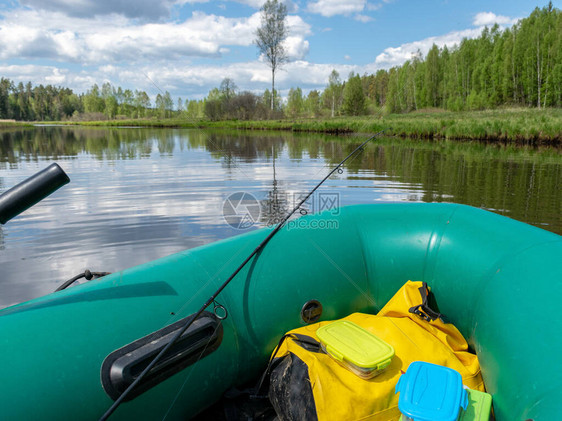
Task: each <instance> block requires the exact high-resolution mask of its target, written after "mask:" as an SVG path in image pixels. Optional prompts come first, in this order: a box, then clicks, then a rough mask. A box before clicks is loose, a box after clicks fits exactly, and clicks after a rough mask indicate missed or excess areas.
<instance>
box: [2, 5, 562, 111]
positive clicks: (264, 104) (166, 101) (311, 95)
mask: <svg viewBox="0 0 562 421" xmlns="http://www.w3.org/2000/svg"><path fill="white" fill-rule="evenodd" d="M271 95H272V93H271V92H270V91H269V90H266V91H265V92H264V93H263V94H261V95H258V94H256V93H253V92H249V91H242V92H241V91H239V90H238V88H237V86H236V84H235V81H233V80H232V79H229V78H226V79H224V80H223V81H222V82H221V83H220V86H218V87H217V88H214V89H212V90H211V91H210V92H209V93H208V95H207V97H206V98H204V99H201V100H195V99H194V100H188V99H186V100H182V99H181V98H177V100H176V101H174V100H173V99H172V97H171V95H170V93H169V92H161V93H158V94H157V96H156V98H155V102H154V104H152V103H151V100H150V97H149V95H148V94H147V93H146V92H144V91H140V90H135V91H132V90H130V89H122V88H121V87H114V86H112V85H111V84H110V83H108V82H106V83H104V84H102V86H101V88H100V87H99V86H98V85H94V86H92V87H91V88H90V89H89V90H88V91H87V92H86V93H79V94H77V93H75V92H73V91H72V90H71V89H69V88H65V87H56V86H51V85H47V86H43V85H39V86H33V85H32V83H31V82H28V83H27V84H24V83H22V82H20V83H18V84H15V83H14V82H13V81H11V80H9V79H7V78H0V119H14V120H18V121H19V120H22V121H55V120H56V121H58V120H75V121H80V120H108V119H120V118H121V119H123V118H170V117H175V118H178V117H185V118H191V119H208V120H214V121H216V120H227V119H237V120H262V119H268V118H281V117H289V118H295V117H335V116H342V115H369V114H379V113H407V112H411V111H415V110H420V109H421V110H423V109H429V108H441V109H445V110H449V111H467V110H483V109H494V108H498V107H505V106H515V107H533V108H537V109H541V108H548V107H551V108H552V107H556V108H560V107H562V12H561V11H560V10H559V9H557V8H555V7H553V5H552V3H549V4H548V5H547V6H546V7H543V8H536V9H535V10H534V11H533V12H532V13H531V15H530V16H528V17H527V18H525V19H522V20H520V21H518V22H517V23H516V24H514V25H513V26H512V27H510V28H506V29H503V30H502V29H501V28H500V27H499V26H498V25H495V26H493V27H491V28H488V27H486V28H485V29H484V30H483V31H482V33H481V34H480V36H479V37H478V38H474V39H463V40H462V42H461V43H460V45H455V46H453V47H452V48H447V47H446V46H445V47H443V48H439V47H438V46H436V45H433V47H432V48H431V49H430V50H429V52H428V53H427V55H426V56H425V57H423V56H422V54H421V52H419V51H418V53H417V54H413V55H412V57H411V59H410V60H408V61H406V62H405V63H404V64H403V65H401V66H396V67H393V68H391V69H389V70H385V69H381V70H378V71H377V72H376V73H375V74H364V75H358V74H354V73H351V74H350V75H349V76H348V78H347V80H342V79H341V78H340V75H339V74H338V72H337V71H335V70H334V71H332V73H331V75H330V77H329V79H328V80H327V85H326V87H325V89H323V90H322V91H319V90H311V91H310V92H308V94H306V95H305V94H303V91H302V89H301V88H299V87H293V88H291V89H290V90H289V92H288V96H287V98H286V100H285V101H282V100H281V98H280V96H279V95H278V94H277V92H275V95H274V99H275V104H274V105H275V106H274V110H273V111H272V110H270V106H269V104H270V103H271Z"/></svg>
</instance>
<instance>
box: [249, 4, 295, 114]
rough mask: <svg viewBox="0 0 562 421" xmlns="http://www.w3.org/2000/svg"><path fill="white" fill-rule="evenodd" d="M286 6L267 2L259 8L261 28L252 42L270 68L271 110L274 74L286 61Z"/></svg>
mask: <svg viewBox="0 0 562 421" xmlns="http://www.w3.org/2000/svg"><path fill="white" fill-rule="evenodd" d="M286 18H287V6H285V5H284V4H283V3H280V2H279V1H277V0H267V1H266V2H265V3H264V5H263V6H262V8H261V26H260V27H259V28H258V30H257V31H256V39H255V40H254V42H255V43H256V45H257V46H258V49H259V51H260V54H263V56H264V58H265V60H266V62H267V64H268V66H269V67H270V68H271V92H273V95H272V96H271V109H272V110H273V108H274V104H275V72H276V71H277V69H279V68H280V67H281V66H283V64H285V63H286V62H287V61H288V56H287V51H286V50H285V47H284V46H283V41H285V39H286V38H287V34H288V31H287V27H286V26H285V19H286Z"/></svg>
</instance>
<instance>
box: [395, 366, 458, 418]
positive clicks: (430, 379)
mask: <svg viewBox="0 0 562 421" xmlns="http://www.w3.org/2000/svg"><path fill="white" fill-rule="evenodd" d="M396 393H400V397H399V398H398V409H399V410H400V412H401V413H402V419H403V420H405V421H457V420H458V419H459V415H460V414H461V409H466V407H467V405H468V394H467V391H466V390H465V389H464V388H463V385H462V377H461V375H460V373H459V372H458V371H455V370H453V369H451V368H448V367H442V366H440V365H435V364H430V363H426V362H421V361H415V362H413V363H412V364H410V366H409V367H408V370H407V371H406V373H405V374H403V375H402V376H401V377H400V380H399V381H398V384H397V385H396Z"/></svg>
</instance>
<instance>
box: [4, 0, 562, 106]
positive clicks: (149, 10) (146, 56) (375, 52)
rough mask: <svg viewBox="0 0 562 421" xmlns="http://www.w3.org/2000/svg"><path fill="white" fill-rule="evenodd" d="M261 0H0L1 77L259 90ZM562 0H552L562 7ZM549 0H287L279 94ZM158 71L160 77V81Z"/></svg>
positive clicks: (174, 90)
mask: <svg viewBox="0 0 562 421" xmlns="http://www.w3.org/2000/svg"><path fill="white" fill-rule="evenodd" d="M261 3H262V1H261V0H236V1H229V0H220V1H206V0H164V1H152V0H82V1H76V0H20V1H16V0H9V1H2V2H0V77H7V78H10V79H12V80H14V81H16V82H19V81H22V82H27V81H31V82H32V83H33V84H39V83H43V84H54V85H61V86H68V87H71V88H72V89H74V90H75V91H76V92H85V91H86V90H87V89H89V87H91V86H92V84H94V83H97V84H99V85H101V84H102V83H104V82H110V83H112V84H113V85H115V86H121V87H123V88H131V89H140V90H144V91H146V92H147V93H148V94H149V95H150V96H151V97H154V96H155V95H156V94H157V93H158V88H156V87H155V86H154V85H157V86H158V87H159V88H160V89H162V90H168V91H169V92H170V93H171V94H172V96H173V97H174V98H177V97H178V96H179V97H182V98H183V99H185V98H191V99H193V98H201V97H203V96H205V95H206V94H207V93H208V91H209V90H210V89H212V88H213V87H215V86H218V85H219V84H220V82H221V80H222V79H223V78H224V77H230V78H232V79H233V80H234V81H235V83H236V84H237V85H238V87H239V88H240V89H241V90H250V91H253V92H256V93H260V92H263V91H264V90H265V89H266V88H267V87H268V86H269V85H270V77H271V76H270V70H269V69H268V67H267V65H266V64H265V63H264V62H263V60H261V59H260V57H259V56H258V54H257V49H256V47H255V45H253V44H252V40H253V39H254V33H255V30H256V28H257V26H258V25H259V23H260V20H259V17H260V15H259V7H260V5H261ZM561 3H562V0H556V1H553V4H554V6H555V7H558V8H560V7H561ZM546 4H547V2H546V1H544V2H541V3H537V2H536V1H527V0H512V1H498V0H489V1H483V0H473V1H460V0H444V1H443V0H441V1H431V0H427V1H422V0H418V1H414V0H347V1H345V0H311V1H305V0H287V6H288V8H289V11H290V13H289V17H288V21H287V24H288V26H289V32H290V33H289V38H288V39H287V42H286V47H287V50H288V52H289V55H290V57H291V62H290V63H288V64H287V65H286V66H285V67H284V69H282V70H281V71H280V72H279V74H278V76H277V78H276V80H277V87H278V89H279V90H280V92H281V93H282V94H285V95H286V93H287V91H288V90H289V88H291V87H296V86H300V87H301V88H303V91H304V92H305V93H306V92H308V91H310V90H311V89H322V88H323V87H324V86H325V85H326V82H327V79H328V75H329V74H330V72H331V71H332V69H336V70H337V71H338V72H339V73H340V75H341V77H342V79H345V78H347V76H348V74H349V72H351V71H354V72H356V73H360V74H363V73H373V72H375V71H376V70H377V69H380V68H389V67H391V66H394V65H400V64H402V63H403V62H404V61H405V60H407V59H408V58H409V57H410V56H411V54H412V52H415V51H416V50H417V49H420V50H421V51H422V52H423V53H425V52H426V51H427V50H428V49H429V48H430V47H431V45H432V44H433V43H436V44H437V45H439V46H443V45H449V46H452V45H453V44H455V43H458V42H459V41H460V40H461V39H462V38H463V37H474V36H477V35H478V34H479V32H480V31H481V30H482V28H483V27H484V26H485V25H488V26H491V25H493V24H494V23H496V22H497V23H498V24H500V25H501V26H502V27H508V26H510V25H512V24H513V23H514V22H516V20H517V19H519V18H522V17H526V16H528V15H529V14H530V13H531V11H532V10H533V9H534V8H535V7H537V6H538V7H543V6H545V5H546ZM152 82H154V84H153V83H152Z"/></svg>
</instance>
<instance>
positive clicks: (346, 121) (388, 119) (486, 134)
mask: <svg viewBox="0 0 562 421" xmlns="http://www.w3.org/2000/svg"><path fill="white" fill-rule="evenodd" d="M41 124H49V123H47V122H42V123H41ZM50 124H60V125H80V126H98V127H166V128H221V129H235V130H282V131H294V132H311V133H331V134H350V133H373V132H378V131H380V130H383V129H388V130H387V132H386V134H387V135H389V136H397V137H403V138H414V139H447V140H478V141H489V142H508V143H515V144H524V145H536V146H539V145H541V146H542V145H548V146H556V147H560V146H561V145H562V109H542V110H538V109H534V108H529V109H525V108H507V109H495V110H486V111H458V112H455V111H445V110H440V109H426V110H420V111H416V112H411V113H407V114H388V115H382V114H381V115H378V116H358V117H334V118H309V119H305V118H301V119H290V118H285V119H278V120H253V121H252V120H221V121H209V120H193V119H187V118H183V119H182V118H168V119H158V118H152V119H123V120H101V121H81V122H71V121H60V122H51V123H50ZM0 127H3V126H1V125H0Z"/></svg>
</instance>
